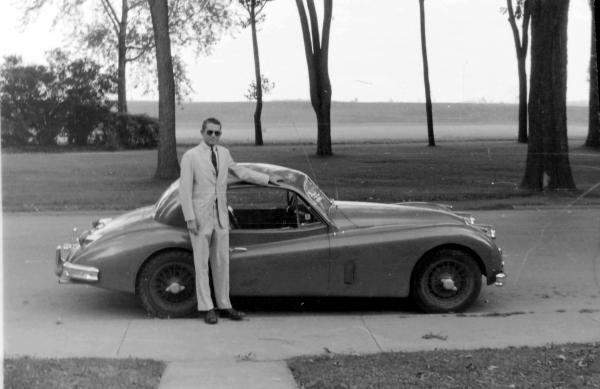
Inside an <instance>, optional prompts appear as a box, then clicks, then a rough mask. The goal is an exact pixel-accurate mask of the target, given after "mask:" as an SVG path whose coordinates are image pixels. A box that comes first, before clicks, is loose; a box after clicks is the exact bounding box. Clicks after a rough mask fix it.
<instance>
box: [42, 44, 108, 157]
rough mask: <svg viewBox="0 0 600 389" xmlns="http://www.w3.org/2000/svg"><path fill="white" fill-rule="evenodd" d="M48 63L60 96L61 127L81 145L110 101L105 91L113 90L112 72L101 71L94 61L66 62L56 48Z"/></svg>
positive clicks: (105, 112) (70, 138)
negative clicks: (62, 125) (62, 120)
mask: <svg viewBox="0 0 600 389" xmlns="http://www.w3.org/2000/svg"><path fill="white" fill-rule="evenodd" d="M48 62H49V66H50V70H51V71H52V72H53V73H54V74H55V77H56V85H57V88H58V91H57V94H58V95H59V96H60V97H61V109H62V111H63V112H64V119H65V122H64V123H63V124H64V128H63V130H64V132H66V134H67V135H68V138H69V143H71V144H76V145H79V146H85V145H87V140H88V136H89V134H90V133H91V132H92V131H93V130H94V128H95V127H96V126H97V125H98V123H100V122H101V121H102V120H103V119H104V118H105V117H106V115H107V114H108V112H109V108H110V106H111V103H110V101H109V99H108V96H107V94H108V93H112V92H114V90H115V80H114V78H113V77H112V75H108V74H104V73H102V72H101V67H100V65H98V64H97V63H95V62H93V61H90V60H84V59H77V60H75V61H69V58H68V56H67V54H66V53H64V52H63V51H60V50H55V51H52V52H51V53H50V55H49V58H48Z"/></svg>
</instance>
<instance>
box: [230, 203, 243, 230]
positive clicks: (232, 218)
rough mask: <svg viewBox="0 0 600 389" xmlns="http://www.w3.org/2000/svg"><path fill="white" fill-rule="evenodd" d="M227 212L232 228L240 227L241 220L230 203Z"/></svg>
mask: <svg viewBox="0 0 600 389" xmlns="http://www.w3.org/2000/svg"><path fill="white" fill-rule="evenodd" d="M227 213H228V214H229V224H230V225H231V228H232V229H239V228H240V221H239V220H238V218H237V217H236V216H235V213H234V212H233V208H231V206H230V205H228V206H227Z"/></svg>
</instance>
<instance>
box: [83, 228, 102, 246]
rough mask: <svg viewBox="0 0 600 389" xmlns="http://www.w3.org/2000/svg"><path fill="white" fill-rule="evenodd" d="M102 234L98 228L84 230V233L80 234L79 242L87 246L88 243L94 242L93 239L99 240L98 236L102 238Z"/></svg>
mask: <svg viewBox="0 0 600 389" xmlns="http://www.w3.org/2000/svg"><path fill="white" fill-rule="evenodd" d="M101 236H102V235H101V234H99V233H98V231H96V230H91V231H90V230H87V231H84V232H83V234H81V235H79V238H78V239H77V240H78V241H79V244H80V245H81V246H85V245H87V244H90V243H92V242H93V241H95V240H97V239H98V238H100V237H101Z"/></svg>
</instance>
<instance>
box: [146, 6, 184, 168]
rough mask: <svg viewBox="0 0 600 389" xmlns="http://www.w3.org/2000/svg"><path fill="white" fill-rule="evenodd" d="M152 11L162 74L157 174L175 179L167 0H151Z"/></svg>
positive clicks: (175, 150)
mask: <svg viewBox="0 0 600 389" xmlns="http://www.w3.org/2000/svg"><path fill="white" fill-rule="evenodd" d="M148 3H149V5H150V12H151V15H152V28H153V30H154V40H155V44H156V68H157V74H158V122H159V126H160V127H159V131H158V132H159V134H158V163H157V166H156V173H155V177H156V178H159V179H175V178H177V177H179V163H178V162H177V144H176V141H175V80H174V75H173V59H172V57H171V40H170V36H169V16H168V5H167V0H148Z"/></svg>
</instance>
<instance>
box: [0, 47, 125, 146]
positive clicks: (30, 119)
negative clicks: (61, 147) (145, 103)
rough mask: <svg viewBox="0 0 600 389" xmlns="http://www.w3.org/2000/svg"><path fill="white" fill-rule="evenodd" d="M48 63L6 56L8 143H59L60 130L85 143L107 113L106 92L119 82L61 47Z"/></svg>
mask: <svg viewBox="0 0 600 389" xmlns="http://www.w3.org/2000/svg"><path fill="white" fill-rule="evenodd" d="M48 63H49V65H48V66H41V65H24V64H23V63H22V60H21V59H20V58H19V57H7V58H6V59H5V61H4V63H3V65H2V67H1V69H0V77H1V79H2V83H1V87H0V93H1V100H2V121H3V122H2V142H3V144H6V145H8V144H12V145H25V144H31V143H33V144H37V145H41V146H51V145H55V144H56V137H57V135H59V134H60V133H64V134H66V135H67V136H68V138H69V141H70V142H71V143H77V144H86V142H87V136H88V135H89V133H90V132H91V131H92V130H93V129H94V127H95V126H96V125H97V124H98V123H99V122H100V121H101V120H102V114H103V113H106V112H108V107H109V101H108V99H107V97H106V95H107V94H109V93H112V92H114V80H113V78H112V77H111V76H110V75H107V74H104V73H102V72H101V68H100V66H99V65H98V64H96V63H94V62H93V61H90V60H81V59H80V60H75V61H68V59H67V56H66V54H65V53H64V52H61V51H56V50H55V51H52V52H51V53H49V55H48Z"/></svg>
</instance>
